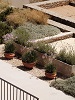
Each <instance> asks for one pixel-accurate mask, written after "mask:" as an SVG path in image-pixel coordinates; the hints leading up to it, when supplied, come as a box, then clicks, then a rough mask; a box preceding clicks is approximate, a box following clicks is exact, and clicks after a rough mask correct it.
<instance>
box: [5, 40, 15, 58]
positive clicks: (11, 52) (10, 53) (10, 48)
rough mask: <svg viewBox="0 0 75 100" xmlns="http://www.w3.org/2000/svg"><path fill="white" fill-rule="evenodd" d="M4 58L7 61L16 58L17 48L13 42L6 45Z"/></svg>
mask: <svg viewBox="0 0 75 100" xmlns="http://www.w3.org/2000/svg"><path fill="white" fill-rule="evenodd" d="M4 56H5V57H6V58H7V59H12V58H13V57H14V56H15V47H14V45H13V43H12V42H7V43H5V49H4Z"/></svg>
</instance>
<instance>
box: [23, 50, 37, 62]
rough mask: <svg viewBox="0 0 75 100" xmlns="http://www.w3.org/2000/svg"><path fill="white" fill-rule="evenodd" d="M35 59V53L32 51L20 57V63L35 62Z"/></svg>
mask: <svg viewBox="0 0 75 100" xmlns="http://www.w3.org/2000/svg"><path fill="white" fill-rule="evenodd" d="M36 59H37V54H36V51H34V50H32V51H29V52H27V53H25V54H23V55H22V61H23V62H27V63H32V62H35V61H36Z"/></svg>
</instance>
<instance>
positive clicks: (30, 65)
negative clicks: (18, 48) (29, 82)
mask: <svg viewBox="0 0 75 100" xmlns="http://www.w3.org/2000/svg"><path fill="white" fill-rule="evenodd" d="M22 63H23V65H24V66H25V67H26V68H29V69H32V68H33V67H34V66H35V64H36V63H35V62H33V63H26V62H22Z"/></svg>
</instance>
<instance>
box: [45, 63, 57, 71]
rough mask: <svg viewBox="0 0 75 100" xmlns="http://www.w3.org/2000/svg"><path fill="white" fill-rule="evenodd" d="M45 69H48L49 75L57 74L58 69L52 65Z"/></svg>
mask: <svg viewBox="0 0 75 100" xmlns="http://www.w3.org/2000/svg"><path fill="white" fill-rule="evenodd" d="M45 68H46V72H47V73H55V72H56V67H55V66H54V65H53V64H52V63H49V64H47V65H46V66H45Z"/></svg>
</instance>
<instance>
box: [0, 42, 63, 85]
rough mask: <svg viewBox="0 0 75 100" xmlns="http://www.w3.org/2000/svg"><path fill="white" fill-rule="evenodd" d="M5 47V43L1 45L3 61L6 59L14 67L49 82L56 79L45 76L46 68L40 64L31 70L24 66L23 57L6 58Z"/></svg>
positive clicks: (0, 56) (0, 57) (0, 50)
mask: <svg viewBox="0 0 75 100" xmlns="http://www.w3.org/2000/svg"><path fill="white" fill-rule="evenodd" d="M3 47H4V45H3V44H2V45H0V59H2V60H3V61H5V62H7V63H9V64H11V65H12V66H13V67H17V68H19V69H21V70H23V71H26V72H27V73H29V74H32V75H33V76H36V77H38V78H40V79H42V80H44V81H46V82H48V83H49V84H50V83H51V82H52V81H54V79H53V80H50V79H47V78H46V77H45V70H44V69H43V68H40V66H37V67H36V66H35V67H34V68H33V69H32V70H29V69H26V68H25V67H24V66H23V64H22V61H21V58H17V57H14V58H13V59H11V60H7V59H5V57H4V52H3ZM61 78H63V77H61V76H59V77H57V80H58V79H61Z"/></svg>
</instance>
